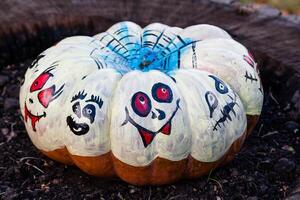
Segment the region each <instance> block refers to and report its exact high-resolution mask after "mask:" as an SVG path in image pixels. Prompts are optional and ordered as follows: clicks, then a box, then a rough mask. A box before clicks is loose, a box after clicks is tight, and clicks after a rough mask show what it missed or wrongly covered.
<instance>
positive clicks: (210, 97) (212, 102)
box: [205, 91, 218, 118]
mask: <svg viewBox="0 0 300 200" xmlns="http://www.w3.org/2000/svg"><path fill="white" fill-rule="evenodd" d="M205 100H206V103H207V105H208V108H209V112H210V113H209V117H210V118H212V114H213V112H214V110H215V109H216V108H217V107H218V99H217V97H216V95H215V94H214V93H212V92H211V91H208V92H206V93H205Z"/></svg>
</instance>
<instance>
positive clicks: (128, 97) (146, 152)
mask: <svg viewBox="0 0 300 200" xmlns="http://www.w3.org/2000/svg"><path fill="white" fill-rule="evenodd" d="M157 83H162V84H165V85H168V87H169V88H170V90H171V92H172V94H173V98H172V101H171V102H169V103H167V102H158V101H157V100H155V99H154V97H153V95H152V90H155V87H153V86H154V85H155V84H157ZM137 92H143V93H144V94H145V95H146V96H147V97H148V98H149V99H148V100H149V101H148V102H146V104H147V105H149V106H150V104H151V106H150V107H149V109H150V110H149V112H148V113H147V115H146V116H142V117H141V116H139V115H138V114H137V113H136V112H135V110H134V108H133V107H132V102H133V101H134V99H133V96H134V95H135V94H136V93H137ZM126 110H128V115H127V114H126V113H127V112H126ZM160 112H161V113H160ZM162 112H163V113H164V114H165V116H164V118H163V119H160V116H161V115H163V114H162ZM154 115H155V116H154ZM172 116H173V117H172ZM129 118H131V119H132V120H133V121H134V123H136V124H138V126H140V127H142V128H145V129H147V130H148V131H152V132H155V133H157V134H156V135H155V136H154V139H153V141H152V142H150V143H149V144H148V146H146V147H145V145H144V143H143V140H142V136H141V135H140V134H139V128H140V127H137V126H136V125H133V123H132V121H131V120H129ZM111 119H112V120H111V127H110V128H111V145H112V152H113V154H114V155H115V156H116V157H117V158H118V159H120V160H121V161H123V162H125V163H127V164H129V165H132V166H146V165H149V164H150V163H151V162H152V161H153V160H154V159H155V158H157V157H161V158H165V159H168V160H172V161H178V160H182V159H184V158H186V157H187V156H188V155H189V153H190V145H191V132H190V130H189V122H188V117H187V113H186V110H185V102H184V97H183V96H182V95H181V94H180V92H179V91H178V89H177V86H176V84H175V82H174V81H173V80H172V79H171V78H170V77H168V76H167V75H165V74H164V73H161V72H159V71H156V70H152V71H149V72H141V71H137V70H136V71H132V72H130V73H128V74H126V75H125V76H124V77H123V78H122V79H121V81H120V82H119V84H118V87H117V89H116V91H115V95H114V97H113V102H112V117H111ZM168 122H170V123H171V131H170V133H169V135H166V134H164V133H162V132H160V130H161V128H162V127H164V126H165V125H166V124H167V123H168Z"/></svg>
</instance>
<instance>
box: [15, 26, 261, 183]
mask: <svg viewBox="0 0 300 200" xmlns="http://www.w3.org/2000/svg"><path fill="white" fill-rule="evenodd" d="M262 102H263V91H262V87H261V81H260V79H259V74H258V70H257V66H256V63H255V61H254V59H253V57H252V56H251V55H250V54H249V53H248V51H247V49H246V48H245V47H244V46H242V45H241V44H239V43H238V42H236V41H235V40H233V39H232V38H231V37H230V35H229V34H228V33H226V32H225V31H224V30H222V29H220V28H218V27H215V26H212V25H195V26H190V27H187V28H185V29H181V28H177V27H169V26H167V25H164V24H160V23H154V24H150V25H148V26H146V27H145V28H144V29H142V28H141V27H140V26H138V25H137V24H135V23H132V22H121V23H117V24H115V25H113V26H112V27H111V28H109V29H108V30H107V31H106V32H104V33H100V34H98V35H95V36H94V37H87V36H74V37H69V38H66V39H64V40H62V41H60V42H59V43H57V44H56V45H55V46H53V47H50V48H49V49H47V50H46V51H44V52H42V53H41V54H40V55H39V56H38V58H37V59H36V60H35V61H34V62H33V63H32V65H31V66H30V67H29V68H28V70H27V72H26V75H25V81H24V84H23V85H22V87H21V92H20V106H21V111H22V115H23V117H24V122H25V126H26V129H27V131H28V134H29V136H30V138H31V140H32V142H33V143H34V145H35V146H36V147H37V148H38V149H40V150H41V151H42V152H44V153H45V154H46V155H48V156H49V157H52V158H54V159H56V160H59V161H61V162H64V163H68V164H72V163H75V164H76V165H78V166H79V167H80V168H81V169H82V170H84V171H86V172H87V173H90V174H94V175H100V176H106V175H107V176H113V175H118V176H120V177H121V178H122V179H124V180H125V181H128V182H131V183H134V184H164V183H169V182H173V181H175V180H177V179H178V178H181V177H197V176H200V175H202V173H200V172H199V173H198V172H197V171H195V170H194V169H196V168H197V167H198V168H199V166H201V165H203V164H207V166H211V167H208V168H209V169H211V168H214V167H216V166H218V165H219V164H220V163H222V162H225V161H224V160H226V159H225V157H226V155H227V154H228V155H229V154H233V153H236V151H238V149H239V148H240V146H241V145H242V143H243V140H244V138H245V136H246V134H247V133H246V132H247V118H248V122H250V123H252V124H250V125H251V127H252V128H253V126H254V125H255V122H256V120H254V122H251V120H249V119H251V118H253V117H254V118H255V119H257V117H258V116H259V114H260V112H261V108H262ZM248 127H249V124H248ZM248 131H251V130H249V128H248ZM234 144H235V146H237V147H236V148H233V146H234ZM232 148H233V149H234V150H232ZM231 150H232V151H233V152H232V151H231ZM104 157H105V162H104ZM158 159H160V161H159V162H156V161H157V160H158ZM161 160H162V161H161ZM191 160H192V161H193V162H192V161H191ZM102 161H103V162H102ZM165 162H166V163H167V164H166V163H165ZM161 163H164V164H161ZM178 163H183V165H180V166H181V167H179V168H177V169H176V168H174V167H173V168H174V169H173V168H172V166H177V164H178ZM191 163H192V164H191ZM193 163H194V164H193ZM195 163H196V164H195ZM210 163H216V164H215V165H210ZM106 165H110V166H106ZM193 165H195V166H193ZM196 165H197V166H196ZM160 167H161V169H160ZM168 167H170V170H169V171H168V170H167V171H166V170H165V169H164V168H168ZM132 169H134V170H137V172H136V173H137V174H135V172H134V171H133V172H132V171H130V170H132ZM105 170H106V171H105ZM176 170H177V171H176ZM107 171H110V173H109V172H107ZM179 171H180V172H179ZM191 171H193V172H191ZM206 171H207V170H206ZM141 173H142V176H143V177H140V175H141ZM108 174H109V175H108ZM147 174H150V175H147ZM172 174H175V175H172ZM176 174H177V175H176ZM138 176H139V177H138ZM157 177H160V180H157V179H156V178H157ZM168 177H169V178H168Z"/></svg>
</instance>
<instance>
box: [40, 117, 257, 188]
mask: <svg viewBox="0 0 300 200" xmlns="http://www.w3.org/2000/svg"><path fill="white" fill-rule="evenodd" d="M258 118H259V116H247V121H248V126H247V129H246V131H245V132H244V133H243V135H242V136H241V137H240V138H238V139H237V140H236V141H235V142H234V143H233V144H232V145H231V147H230V148H229V150H228V151H227V153H226V154H224V156H222V157H221V158H220V159H219V160H217V161H215V162H200V161H198V160H195V159H194V158H193V157H191V156H189V157H188V158H186V159H184V160H181V161H170V160H166V159H164V158H159V157H158V158H156V159H155V160H154V161H153V162H152V163H151V165H148V166H145V167H134V166H130V165H128V164H126V163H124V162H122V161H120V160H118V159H117V158H116V157H115V156H114V155H113V154H112V153H111V152H108V153H106V154H104V155H101V156H94V157H88V156H87V157H85V156H77V155H72V154H70V153H69V152H68V150H67V148H65V147H64V148H62V149H57V150H55V151H50V152H45V151H42V153H43V154H45V155H46V156H48V157H49V158H51V159H53V160H56V161H59V162H61V163H64V164H68V165H73V164H75V165H76V166H78V167H79V168H80V169H81V170H82V171H84V172H86V173H87V174H89V175H93V176H99V177H115V176H116V175H117V176H118V177H120V178H121V179H122V180H124V181H126V182H128V183H131V184H134V185H148V184H150V185H163V184H169V183H173V182H175V181H177V180H179V179H181V178H197V177H200V176H203V175H205V174H208V173H209V172H210V171H211V170H213V169H215V168H217V167H219V166H223V165H225V164H227V163H228V162H230V161H231V160H233V158H234V157H235V155H236V154H237V153H238V152H239V151H240V149H241V147H242V145H243V143H244V141H245V138H246V137H248V136H249V135H250V134H251V132H252V131H253V129H254V127H255V125H256V123H257V121H258Z"/></svg>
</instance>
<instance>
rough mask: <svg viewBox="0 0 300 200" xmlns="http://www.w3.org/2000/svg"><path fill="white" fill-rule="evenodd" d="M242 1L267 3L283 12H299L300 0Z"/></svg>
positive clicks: (242, 0) (245, 0)
mask: <svg viewBox="0 0 300 200" xmlns="http://www.w3.org/2000/svg"><path fill="white" fill-rule="evenodd" d="M240 1H241V2H242V3H258V4H269V5H271V6H273V7H275V8H278V9H280V10H281V11H282V13H283V14H300V0H240Z"/></svg>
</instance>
